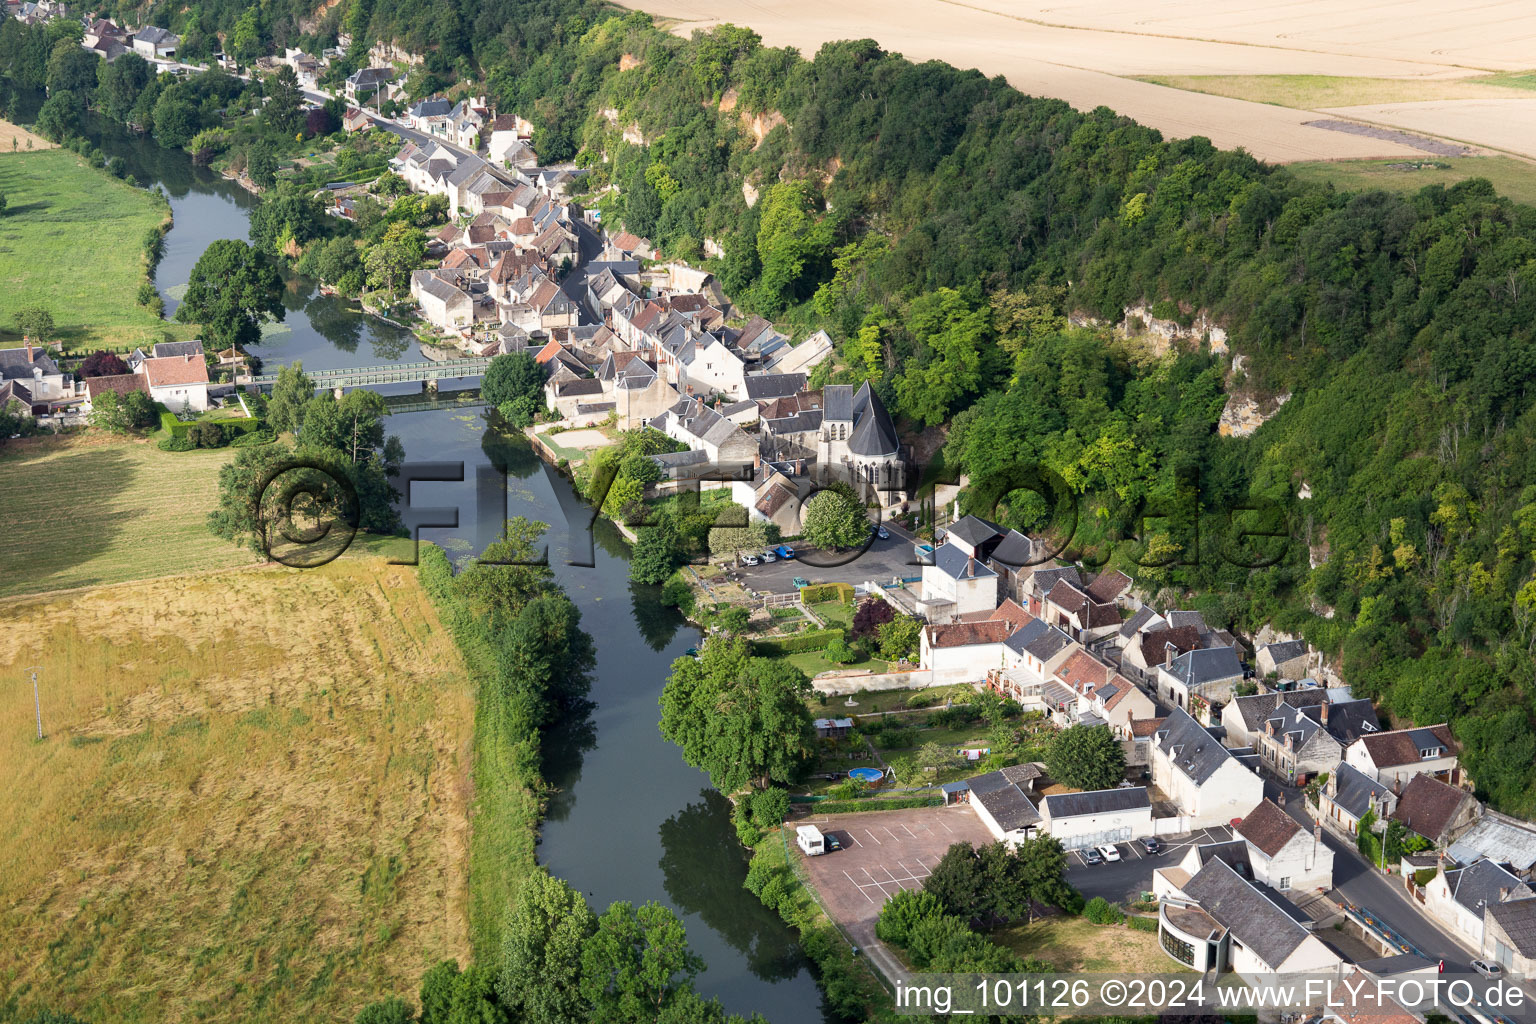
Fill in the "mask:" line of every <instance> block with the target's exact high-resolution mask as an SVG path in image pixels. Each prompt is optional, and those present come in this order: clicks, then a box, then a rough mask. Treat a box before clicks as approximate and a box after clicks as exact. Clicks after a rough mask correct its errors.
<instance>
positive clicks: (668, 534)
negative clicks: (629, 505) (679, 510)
mask: <svg viewBox="0 0 1536 1024" xmlns="http://www.w3.org/2000/svg"><path fill="white" fill-rule="evenodd" d="M682 559H683V542H682V537H681V536H680V535H679V533H678V529H677V519H676V517H675V516H673V515H671V514H669V513H665V512H664V513H662V514H660V515H658V516H657V517H656V521H655V522H653V523H651V524H650V525H649V526H642V527H640V529H639V531H637V533H636V535H635V548H634V551H633V552H632V553H631V554H630V558H629V578H630V579H632V580H634V581H635V582H636V583H663V582H665V581H666V579H667V577H668V576H671V575H672V573H673V571H674V570H676V569H677V567H678V565H679V564H681V562H682Z"/></svg>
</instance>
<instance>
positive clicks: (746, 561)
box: [741, 555, 762, 565]
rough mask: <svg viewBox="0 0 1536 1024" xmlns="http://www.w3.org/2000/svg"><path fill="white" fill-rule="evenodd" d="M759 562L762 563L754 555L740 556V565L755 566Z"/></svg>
mask: <svg viewBox="0 0 1536 1024" xmlns="http://www.w3.org/2000/svg"><path fill="white" fill-rule="evenodd" d="M761 561H762V559H760V558H758V557H757V556H756V555H742V556H741V564H742V565H757V564H758V563H759V562H761Z"/></svg>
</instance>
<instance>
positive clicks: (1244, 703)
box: [1234, 688, 1328, 732]
mask: <svg viewBox="0 0 1536 1024" xmlns="http://www.w3.org/2000/svg"><path fill="white" fill-rule="evenodd" d="M1327 699H1328V694H1327V693H1326V692H1325V691H1323V690H1321V689H1317V688H1310V689H1306V690H1286V691H1284V692H1271V693H1255V694H1250V695H1249V696H1247V697H1237V698H1235V700H1234V703H1236V704H1237V713H1238V714H1239V715H1241V716H1242V718H1243V724H1244V725H1245V726H1247V727H1248V731H1249V732H1259V731H1261V730H1262V729H1263V728H1264V722H1265V720H1267V719H1268V718H1269V717H1270V716H1271V715H1272V714H1273V713H1274V710H1275V708H1277V707H1279V706H1280V705H1281V704H1290V705H1291V706H1293V707H1310V706H1311V705H1314V704H1321V703H1322V702H1323V701H1325V700H1327Z"/></svg>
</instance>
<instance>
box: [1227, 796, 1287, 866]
mask: <svg viewBox="0 0 1536 1024" xmlns="http://www.w3.org/2000/svg"><path fill="white" fill-rule="evenodd" d="M1233 831H1235V832H1237V834H1238V835H1240V836H1242V837H1243V838H1244V839H1246V840H1248V842H1250V843H1252V844H1253V845H1254V846H1256V847H1258V849H1259V850H1261V851H1262V852H1263V854H1264V856H1266V857H1273V856H1274V855H1275V854H1277V853H1279V852H1280V849H1281V847H1283V846H1285V844H1286V843H1288V842H1290V841H1291V839H1292V838H1294V837H1295V836H1296V834H1297V833H1298V832H1300V831H1302V827H1301V825H1300V824H1298V823H1297V821H1296V819H1295V818H1293V817H1291V816H1290V815H1289V814H1286V813H1285V812H1284V811H1282V810H1281V809H1280V807H1279V805H1277V804H1276V803H1274V801H1272V800H1267V799H1266V800H1264V801H1262V802H1261V803H1260V804H1259V806H1257V807H1255V808H1254V809H1253V810H1251V811H1249V812H1248V817H1246V818H1244V819H1243V820H1242V823H1241V824H1238V825H1234V826H1233Z"/></svg>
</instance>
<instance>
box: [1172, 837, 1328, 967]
mask: <svg viewBox="0 0 1536 1024" xmlns="http://www.w3.org/2000/svg"><path fill="white" fill-rule="evenodd" d="M1198 852H1199V851H1191V857H1193V856H1195V855H1197V853H1198ZM1234 861H1235V863H1236V866H1234V863H1232V862H1234ZM1188 863H1189V859H1186V861H1185V862H1184V864H1188ZM1240 869H1241V870H1240ZM1153 890H1154V891H1155V892H1157V893H1158V896H1159V905H1158V940H1159V944H1160V945H1161V946H1162V948H1163V951H1164V952H1165V953H1167V954H1168V955H1169V956H1170V957H1172V958H1173V959H1174V960H1176V961H1178V962H1179V963H1181V964H1183V965H1184V966H1186V967H1190V968H1193V969H1194V970H1196V971H1202V972H1203V971H1234V972H1236V973H1238V974H1245V975H1248V974H1280V973H1285V974H1292V973H1302V972H1319V973H1322V972H1332V971H1335V970H1337V969H1338V968H1339V966H1340V965H1341V964H1342V963H1343V958H1342V957H1341V956H1340V955H1339V954H1338V953H1337V952H1336V951H1334V949H1333V948H1332V947H1330V946H1328V945H1327V944H1326V943H1324V942H1323V941H1322V940H1321V939H1320V938H1318V937H1317V936H1316V935H1315V934H1313V932H1312V922H1311V919H1310V918H1308V917H1307V916H1306V914H1304V913H1302V912H1301V910H1300V909H1299V908H1297V907H1295V906H1293V905H1292V904H1291V902H1290V901H1289V900H1287V899H1286V898H1285V897H1284V896H1282V895H1281V894H1280V893H1279V892H1277V891H1275V889H1274V888H1273V887H1271V886H1269V885H1266V884H1265V883H1263V882H1259V881H1255V880H1254V878H1253V874H1252V871H1251V867H1250V865H1249V864H1248V863H1247V861H1246V858H1245V857H1242V856H1241V855H1233V854H1228V855H1226V856H1211V857H1209V859H1207V860H1205V861H1204V863H1203V864H1201V865H1200V866H1199V868H1198V870H1195V871H1193V872H1191V871H1190V870H1189V868H1187V867H1185V866H1183V865H1181V866H1180V867H1179V868H1158V869H1157V870H1155V871H1154V872H1153Z"/></svg>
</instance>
